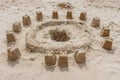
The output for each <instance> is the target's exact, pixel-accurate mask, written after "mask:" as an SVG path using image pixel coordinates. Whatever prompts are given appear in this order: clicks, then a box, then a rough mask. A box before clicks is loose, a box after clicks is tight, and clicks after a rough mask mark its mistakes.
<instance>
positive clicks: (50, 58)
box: [45, 52, 56, 66]
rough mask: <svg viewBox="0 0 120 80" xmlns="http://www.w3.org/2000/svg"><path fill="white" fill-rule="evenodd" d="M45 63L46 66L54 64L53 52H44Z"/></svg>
mask: <svg viewBox="0 0 120 80" xmlns="http://www.w3.org/2000/svg"><path fill="white" fill-rule="evenodd" d="M45 64H46V65H47V66H53V65H55V64H56V56H55V55H54V54H53V53H50V52H48V53H46V54H45Z"/></svg>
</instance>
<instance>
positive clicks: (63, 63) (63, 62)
mask: <svg viewBox="0 0 120 80" xmlns="http://www.w3.org/2000/svg"><path fill="white" fill-rule="evenodd" d="M58 65H59V66H60V67H67V66H68V55H67V53H66V52H61V53H60V54H59V59H58Z"/></svg>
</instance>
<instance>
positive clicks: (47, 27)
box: [26, 21, 90, 52]
mask: <svg viewBox="0 0 120 80" xmlns="http://www.w3.org/2000/svg"><path fill="white" fill-rule="evenodd" d="M86 27H87V26H86V25H85V24H84V23H81V22H76V21H48V22H45V23H42V24H40V25H39V26H37V27H34V28H32V29H30V30H29V31H28V33H27V34H26V47H27V49H29V50H30V51H31V52H46V51H55V50H59V51H64V50H65V51H75V50H77V49H79V48H80V47H81V46H83V45H85V44H87V43H88V44H89V43H90V34H89V30H88V31H87V30H86V29H88V28H86ZM58 45H59V46H58Z"/></svg>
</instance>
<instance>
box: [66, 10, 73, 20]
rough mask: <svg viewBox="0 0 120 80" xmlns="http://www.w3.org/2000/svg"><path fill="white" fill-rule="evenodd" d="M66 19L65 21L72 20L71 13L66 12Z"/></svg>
mask: <svg viewBox="0 0 120 80" xmlns="http://www.w3.org/2000/svg"><path fill="white" fill-rule="evenodd" d="M66 18H67V19H73V16H72V11H67V14H66Z"/></svg>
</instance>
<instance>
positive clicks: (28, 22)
mask: <svg viewBox="0 0 120 80" xmlns="http://www.w3.org/2000/svg"><path fill="white" fill-rule="evenodd" d="M22 22H23V25H24V26H28V25H31V19H30V16H28V15H24V16H23V21H22Z"/></svg>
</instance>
